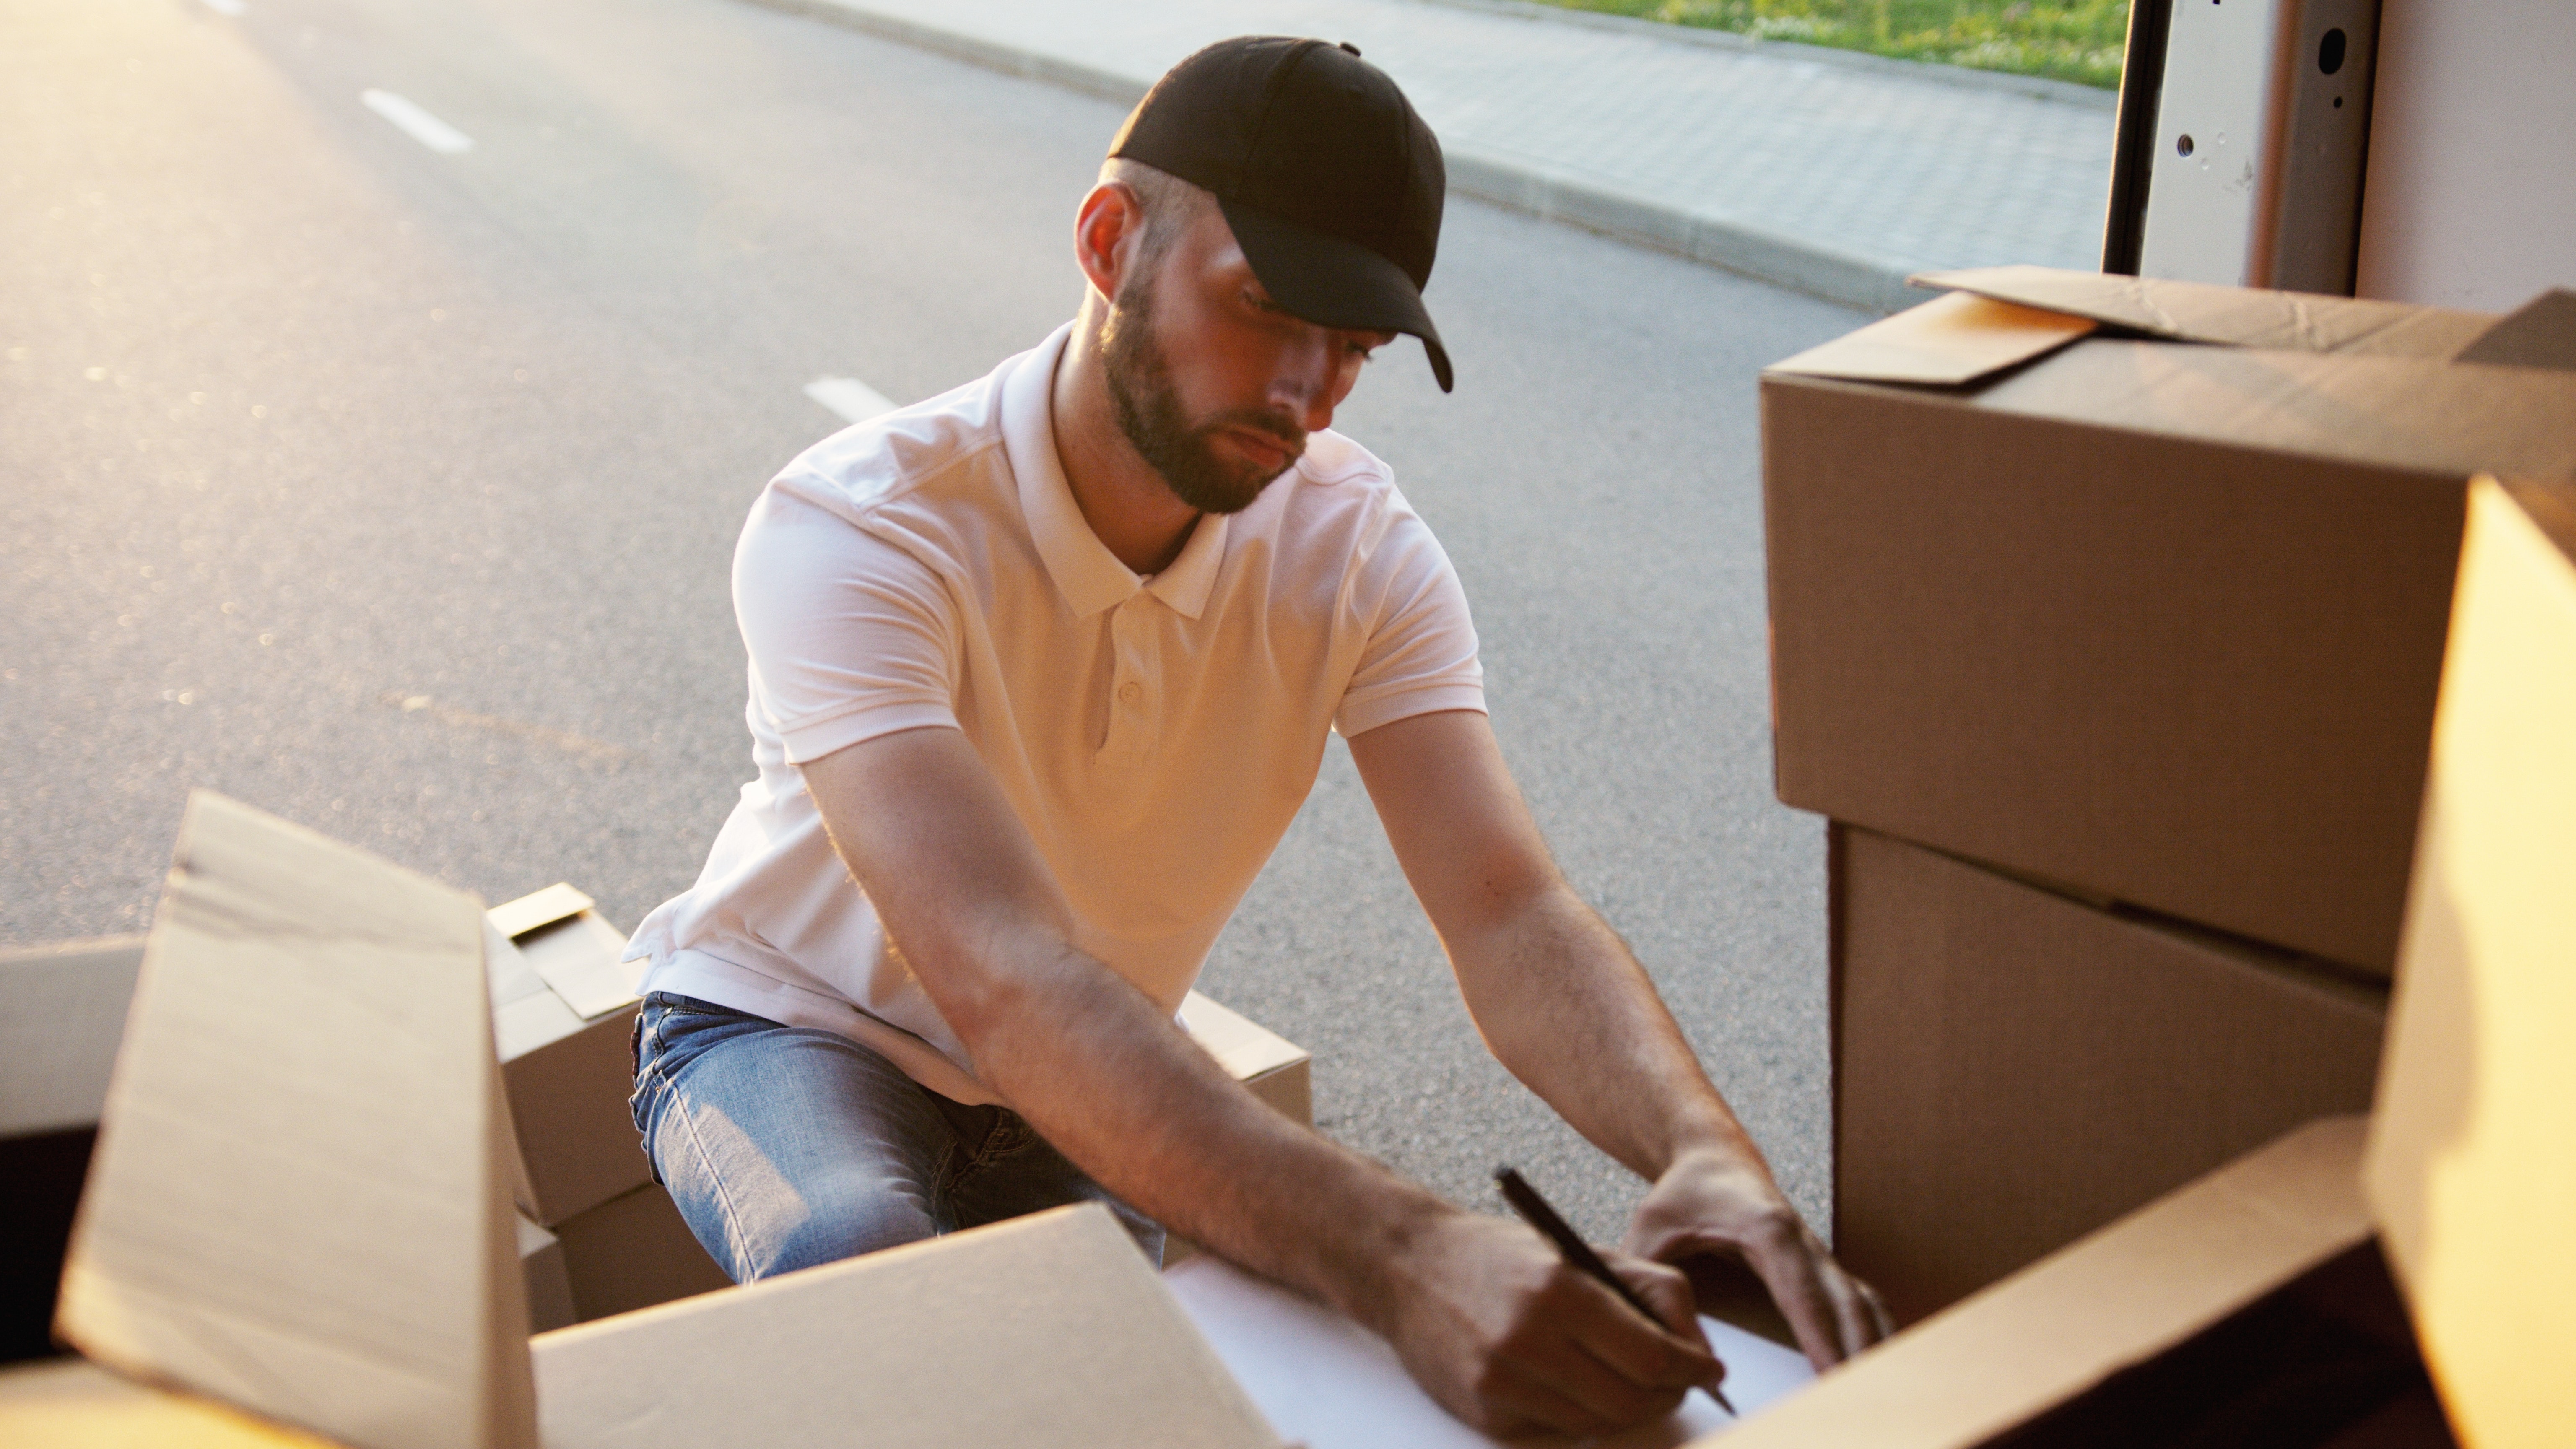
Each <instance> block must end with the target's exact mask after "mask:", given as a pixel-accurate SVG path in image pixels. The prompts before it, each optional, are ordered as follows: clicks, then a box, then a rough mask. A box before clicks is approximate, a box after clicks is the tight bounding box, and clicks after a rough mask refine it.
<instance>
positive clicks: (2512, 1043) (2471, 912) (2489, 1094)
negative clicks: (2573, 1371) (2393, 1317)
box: [2368, 478, 2576, 1449]
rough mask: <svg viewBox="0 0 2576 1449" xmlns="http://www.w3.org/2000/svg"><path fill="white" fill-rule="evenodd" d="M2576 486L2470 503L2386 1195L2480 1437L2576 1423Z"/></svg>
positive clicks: (2376, 1122) (2466, 1421) (2391, 1068)
mask: <svg viewBox="0 0 2576 1449" xmlns="http://www.w3.org/2000/svg"><path fill="white" fill-rule="evenodd" d="M2571 881H2576V488H2569V487H2564V486H2561V487H2558V488H2555V489H2549V488H2542V487H2538V486H2534V485H2516V486H2515V487H2514V488H2512V489H2511V490H2508V488H2507V487H2505V486H2503V485H2500V484H2498V483H2497V482H2496V481H2495V480H2493V479H2491V478H2482V479H2480V480H2478V482H2477V483H2476V484H2474V485H2473V486H2472V487H2471V489H2470V493H2469V526H2468V534H2467V539H2466V542H2465V543H2464V544H2463V545H2462V548H2461V555H2460V586H2459V594H2458V600H2457V602H2456V604H2455V605H2454V606H2453V610H2452V615H2451V642H2450V648H2449V651H2448V653H2447V655H2446V657H2445V659H2444V663H2443V672H2442V698H2441V705H2440V707H2439V711H2438V713H2437V715H2436V717H2435V724H2434V732H2433V760H2432V768H2431V771H2430V774H2429V783H2428V785H2427V787H2426V790H2425V802H2424V825H2423V830H2422V833H2421V835H2420V836H2419V837H2418V840H2417V843H2416V861H2415V872H2414V877H2413V885H2412V890H2411V893H2410V895H2409V898H2408V902H2407V911H2406V927H2405V934H2404V937H2403V944H2402V946H2401V948H2400V963H2401V964H2400V967H2399V972H2398V978H2397V994H2396V997H2395V1001H2394V1010H2393V1013H2392V1019H2391V1024H2390V1028H2389V1043H2388V1054H2387V1057H2386V1060H2385V1063H2384V1065H2383V1067H2382V1069H2381V1073H2380V1090H2379V1102H2378V1109H2377V1112H2376V1114H2375V1116H2374V1119H2373V1126H2372V1133H2371V1143H2370V1157H2369V1166H2368V1186H2369V1193H2370V1201H2371V1205H2372V1207H2373V1208H2374V1209H2375V1210H2376V1212H2377V1215H2378V1219H2379V1223H2380V1232H2381V1236H2382V1238H2383V1240H2384V1241H2385V1243H2386V1245H2387V1248H2388V1255H2389V1260H2390V1263H2391V1265H2392V1267H2393V1268H2394V1270H2395V1274H2396V1277H2397V1279H2398V1281H2399V1283H2400V1284H2401V1285H2402V1287H2403V1288H2404V1290H2405V1292H2406V1295H2407V1298H2408V1300H2409V1303H2410V1306H2411V1308H2412V1311H2413V1314H2414V1317H2415V1322H2416V1327H2417V1331H2418V1333H2419V1335H2420V1336H2421V1338H2422V1340H2423V1344H2424V1352H2425V1359H2426V1361H2427V1363H2428V1364H2429V1365H2430V1367H2431V1369H2432V1372H2433V1376H2434V1380H2435V1382H2436V1383H2437V1384H2439V1385H2440V1387H2441V1389H2442V1393H2443V1397H2444V1399H2445V1401H2446V1402H2447V1403H2448V1405H2449V1407H2450V1411H2451V1414H2452V1418H2453V1421H2454V1422H2455V1423H2456V1424H2457V1425H2458V1426H2459V1428H2460V1430H2461V1433H2462V1438H2463V1439H2464V1440H2465V1441H2466V1442H2469V1443H2473V1444H2477V1445H2480V1446H2519V1445H2529V1446H2534V1449H2537V1446H2541V1445H2544V1444H2546V1445H2561V1444H2564V1443H2566V1442H2567V1435H2568V1434H2569V1432H2570V1426H2571V1425H2576V1376H2571V1375H2570V1373H2569V1372H2568V1354H2569V1345H2571V1344H2576V1251H2570V1249H2569V1246H2568V1241H2567V1235H2568V1231H2569V1226H2570V1224H2576V1151H2571V1150H2570V1144H2576V1053H2571V1051H2570V1050H2569V1045H2570V1043H2571V1042H2576V910H2571V909H2570V906H2569V901H2570V895H2569V891H2570V885H2569V883H2570V882H2571Z"/></svg>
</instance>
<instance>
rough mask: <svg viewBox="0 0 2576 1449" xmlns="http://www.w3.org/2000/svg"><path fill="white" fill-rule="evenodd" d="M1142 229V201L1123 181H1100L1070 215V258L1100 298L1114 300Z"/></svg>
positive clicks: (1143, 231) (1132, 260)
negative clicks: (1071, 227)
mask: <svg viewBox="0 0 2576 1449" xmlns="http://www.w3.org/2000/svg"><path fill="white" fill-rule="evenodd" d="M1144 233H1145V202H1144V198H1142V197H1140V196H1138V195H1137V194H1136V189H1135V188H1134V187H1132V186H1129V185H1128V184H1127V183H1126V182H1124V181H1103V182H1101V183H1100V184H1099V185H1097V186H1095V187H1093V188H1091V191H1090V194H1088V195H1086V196H1084V197H1083V198H1082V209H1081V210H1079V211H1077V212H1075V213H1074V217H1073V261H1074V265H1076V266H1078V267H1080V268H1082V275H1083V278H1084V280H1086V281H1088V282H1090V283H1091V289H1092V290H1093V291H1095V292H1098V293H1099V294H1100V297H1101V300H1102V301H1114V300H1116V299H1117V296H1118V285H1119V283H1120V282H1121V281H1123V280H1124V279H1125V278H1126V275H1127V268H1128V267H1130V266H1132V265H1134V263H1135V260H1136V252H1137V243H1138V242H1139V241H1140V240H1142V239H1143V237H1144Z"/></svg>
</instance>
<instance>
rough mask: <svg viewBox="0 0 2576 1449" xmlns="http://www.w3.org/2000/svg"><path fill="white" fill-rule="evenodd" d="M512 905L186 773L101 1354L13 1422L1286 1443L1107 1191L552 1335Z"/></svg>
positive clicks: (644, 1437) (655, 1441) (389, 1438)
mask: <svg viewBox="0 0 2576 1449" xmlns="http://www.w3.org/2000/svg"><path fill="white" fill-rule="evenodd" d="M487 929H488V928H487V926H486V925H485V922H484V918H483V913H482V912H481V910H480V909H479V908H478V906H477V905H476V903H475V902H473V901H472V900H471V899H470V898H468V897H464V896H461V895H458V894H456V893H455V892H452V891H449V890H447V889H446V888H444V887H442V886H439V885H437V884H436V883H434V882H431V881H428V880H424V879H422V878H420V877H418V876H414V875H411V874H410V873H408V872H406V871H402V870H400V869H398V868H396V867H393V866H391V865H388V864H386V863H385V862H382V861H378V860H375V859H373V858H371V857H368V856H365V855H363V854H361V853H359V852H356V851H353V850H350V849H348V848H346V847H344V846H340V845H336V844H334V843H332V842H330V841H327V840H324V839H322V838H321V837H319V836H315V835H312V834H310V833H309V832H306V831H303V830H301V829H298V828H296V827H294V826H290V825H287V824H285V823H284V822H281V821H277V820H274V819H272V818H269V817H266V816H262V815H259V814H258V813H257V812H254V811H251V810H249V809H247V808H246V807H243V806H240V805H237V804H234V803H233V802H231V801H228V800H224V799H222V798H221V797H217V796H212V795H208V794H204V793H202V792H201V793H200V794H199V795H197V796H196V797H195V798H194V799H193V800H192V802H191V804H190V809H189V816H188V822H187V824H186V826H185V828H184V831H183V835H182V839H181V846H180V851H179V856H178V860H177V862H176V865H175V867H174V869H173V870H172V872H171V884H170V887H169V894H168V896H167V898H166V899H165V901H164V904H163V908H162V911H161V913H160V917H159V919H158V922H157V924H156V926H155V929H154V933H153V936H152V940H151V944H150V946H149V948H148V949H147V952H146V954H145V959H144V962H143V967H142V972H141V980H140V983H139V985H138V986H137V987H136V989H135V993H134V998H133V1005H132V1008H131V1011H130V1012H129V1013H128V1015H127V1019H126V1025H125V1031H124V1036H123V1041H122V1045H121V1047H120V1048H119V1051H118V1054H117V1057H116V1067H115V1074H114V1078H113V1080H112V1082H111V1083H110V1086H109V1089H108V1094H107V1101H106V1108H105V1114H104V1116H103V1118H102V1121H101V1126H100V1128H99V1133H98V1139H97V1150H96V1154H95V1157H94V1160H93V1163H92V1166H91V1169H90V1173H89V1180H88V1185H87V1189H86V1191H85V1193H84V1194H83V1196H82V1199H81V1205H80V1216H79V1220H78V1223H77V1225H76V1228H75V1231H74V1236H73V1242H72V1248H71V1252H70V1255H69V1262H68V1266H67V1268H66V1270H65V1273H64V1279H63V1284H64V1286H63V1297H62V1305H61V1309H60V1312H59V1316H58V1318H57V1322H56V1326H57V1330H58V1332H59V1333H60V1335H61V1337H62V1338H63V1339H64V1340H65V1341H66V1342H68V1343H70V1344H72V1345H74V1346H75V1347H76V1348H78V1349H79V1350H80V1352H81V1353H83V1354H84V1355H85V1356H86V1357H87V1358H88V1360H89V1361H90V1362H89V1363H87V1364H81V1363H72V1364H54V1365H46V1366H42V1367H39V1368H35V1369H30V1370H20V1371H15V1372H11V1373H7V1374H0V1440H5V1441H7V1442H12V1443H15V1442H103V1439H102V1438H101V1436H104V1435H107V1434H111V1433H118V1432H123V1433H129V1434H130V1433H134V1432H148V1433H149V1434H150V1435H151V1442H155V1443H170V1444H192V1445H193V1444H218V1443H309V1442H312V1441H311V1440H310V1439H309V1438H308V1437H306V1436H307V1435H310V1434H319V1435H322V1436H325V1437H327V1438H330V1439H333V1440H337V1441H339V1442H341V1443H344V1444H348V1445H353V1446H357V1449H380V1446H381V1449H393V1446H398V1445H399V1446H457V1449H465V1446H489V1449H505V1446H530V1445H534V1444H536V1443H537V1442H539V1439H540V1429H541V1428H542V1438H543V1441H544V1442H545V1443H547V1444H550V1445H554V1446H558V1449H560V1446H568V1445H580V1444H621V1445H672V1446H680V1445H689V1446H702V1445H705V1444H710V1443H763V1444H780V1445H794V1444H822V1443H833V1444H840V1443H889V1444H892V1443H901V1444H908V1445H924V1446H939V1445H950V1444H954V1445H959V1446H964V1445H969V1444H973V1445H987V1444H1000V1443H1012V1444H1032V1445H1043V1444H1061V1445H1067V1446H1073V1445H1092V1444H1103V1443H1114V1442H1136V1443H1191V1444H1206V1445H1210V1446H1233V1445H1241V1446H1245V1449H1255V1446H1268V1445H1272V1444H1275V1442H1276V1441H1275V1438H1274V1437H1273V1436H1272V1435H1270V1434H1269V1433H1268V1431H1267V1429H1266V1427H1265V1426H1264V1425H1262V1423H1261V1422H1260V1419H1259V1416H1258V1413H1257V1412H1256V1411H1255V1410H1254V1409H1253V1408H1252V1407H1251V1405H1250V1404H1249V1402H1248V1401H1246V1400H1245V1399H1244V1398H1243V1396H1242V1394H1241V1392H1240V1390H1238V1389H1236V1388H1235V1386H1234V1384H1233V1382H1232V1381H1231V1379H1230V1378H1228V1377H1227V1375H1226V1374H1225V1371H1224V1369H1223V1367H1222V1366H1221V1365H1220V1364H1219V1363H1218V1362H1217V1360H1216V1359H1215V1357H1214V1355H1213V1354H1212V1353H1211V1352H1210V1351H1209V1350H1208V1348H1207V1346H1206V1344H1205V1343H1204V1342H1203V1341H1202V1340H1201V1339H1199V1338H1198V1336H1197V1335H1196V1333H1195V1331H1194V1330H1192V1329H1191V1328H1190V1327H1189V1325H1188V1322H1187V1320H1186V1319H1185V1318H1183V1317H1182V1316H1181V1314H1180V1312H1179V1310H1178V1307H1177V1305H1175V1304H1174V1303H1173V1302H1172V1301H1171V1299H1170V1298H1169V1296H1168V1294H1167V1293H1166V1291H1165V1290H1164V1289H1163V1287H1162V1286H1161V1283H1160V1281H1159V1280H1158V1279H1157V1277H1156V1276H1155V1274H1154V1273H1153V1271H1152V1270H1151V1268H1150V1267H1149V1266H1148V1265H1147V1264H1146V1263H1145V1262H1144V1260H1143V1259H1142V1258H1141V1257H1139V1256H1138V1255H1137V1253H1136V1252H1135V1249H1134V1246H1133V1244H1132V1243H1131V1242H1130V1241H1129V1240H1128V1239H1127V1237H1126V1235H1125V1234H1124V1233H1123V1232H1121V1231H1120V1230H1119V1229H1118V1227H1117V1226H1116V1223H1115V1221H1114V1219H1112V1218H1111V1217H1110V1216H1109V1215H1108V1214H1107V1212H1106V1211H1105V1210H1103V1209H1100V1208H1098V1207H1096V1206H1087V1207H1083V1208H1078V1209H1063V1210H1059V1211H1057V1212H1054V1213H1049V1214H1041V1215H1037V1216H1034V1217H1030V1218H1023V1219H1019V1220H1015V1221H1014V1222H1011V1223H1005V1224H1001V1225H997V1226H995V1227H992V1228H987V1229H980V1230H977V1231H974V1232H968V1233H960V1234H957V1235H955V1236H953V1237H950V1238H946V1239H942V1240H939V1241H936V1242H932V1243H925V1244H918V1245H915V1246H913V1247H911V1248H905V1249H898V1250H895V1251H893V1252H889V1253H883V1254H877V1255H873V1256H871V1257H867V1258H863V1259H857V1260H852V1261H850V1262H846V1263H840V1264H834V1265H830V1266H828V1267H824V1268H818V1269H813V1270H809V1271H807V1272H803V1273H795V1274H788V1275H785V1276H782V1277H780V1278H777V1279H774V1280H771V1281H769V1282H765V1283H763V1284H760V1285H757V1286H754V1287H751V1288H746V1289H740V1290H735V1291H729V1292H724V1293H714V1294H707V1295H702V1296H699V1297H696V1298H693V1299H690V1300H688V1301H686V1302H681V1303H671V1304H665V1305H663V1306H661V1307H659V1308H656V1309H653V1310H651V1311H649V1312H645V1313H637V1314H626V1315H619V1316H616V1317H613V1318H608V1319H603V1320H600V1321H597V1322H593V1323H587V1324H582V1325H578V1326H576V1327H573V1328H569V1329H564V1330H561V1331H559V1332H556V1333H551V1334H544V1335H540V1336H538V1337H537V1338H536V1339H535V1340H534V1341H533V1343H532V1342H531V1340H530V1338H529V1324H528V1302H527V1293H526V1280H525V1278H524V1276H523V1274H524V1271H525V1270H524V1264H523V1258H522V1249H521V1239H520V1231H519V1228H518V1221H519V1215H518V1214H516V1213H515V1212H514V1208H513V1203H512V1201H511V1199H512V1184H513V1182H514V1180H517V1179H520V1178H521V1177H523V1176H525V1175H528V1174H523V1172H522V1170H521V1169H520V1168H519V1167H518V1166H517V1165H516V1163H515V1162H514V1159H515V1157H516V1155H517V1154H516V1152H515V1144H514V1143H513V1142H512V1140H511V1137H510V1130H509V1121H508V1112H507V1108H506V1106H505V1103H506V1101H507V1098H506V1094H505V1092H504V1090H503V1087H502V1081H503V1076H502V1070H501V1064H500V1062H499V1061H498V1059H497V1058H496V1056H495V1055H494V1052H493V1046H492V1041H493V1037H492V1031H491V1020H490V1015H489V1010H490V1008H489V1000H490V998H489V996H488V989H487V977H486V953H487V946H488V943H487V940H486V933H487ZM103 1369H108V1370H114V1371H116V1372H117V1373H119V1374H121V1375H123V1376H124V1377H125V1378H127V1379H130V1380H132V1381H134V1383H135V1384H142V1385H151V1386H153V1387H152V1389H151V1390H148V1391H147V1390H143V1389H139V1388H135V1387H129V1386H126V1385H122V1384H119V1383H117V1382H115V1381H114V1380H113V1379H111V1378H110V1377H109V1376H108V1374H107V1373H105V1372H103V1371H102V1370H103ZM170 1391H175V1392H170ZM540 1391H542V1392H540ZM540 1405H542V1422H541V1420H540ZM245 1414H246V1415H248V1416H249V1417H247V1418H245V1417H244V1415H245Z"/></svg>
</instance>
